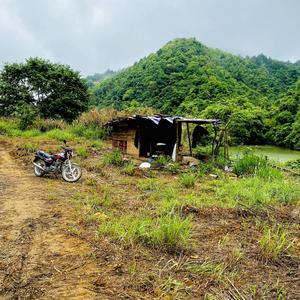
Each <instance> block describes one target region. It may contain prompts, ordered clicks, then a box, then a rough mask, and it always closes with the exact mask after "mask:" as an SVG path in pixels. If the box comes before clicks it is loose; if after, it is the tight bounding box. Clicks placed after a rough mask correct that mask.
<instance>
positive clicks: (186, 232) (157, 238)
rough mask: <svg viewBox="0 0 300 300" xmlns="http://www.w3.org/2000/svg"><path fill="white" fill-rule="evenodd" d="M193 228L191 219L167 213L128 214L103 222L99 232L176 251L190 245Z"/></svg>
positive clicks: (118, 238) (127, 241) (118, 239)
mask: <svg viewBox="0 0 300 300" xmlns="http://www.w3.org/2000/svg"><path fill="white" fill-rule="evenodd" d="M191 230H192V223H191V220H190V219H182V218H180V217H178V216H172V215H166V216H161V217H158V218H154V219H152V218H150V217H147V216H133V215H129V216H128V215H127V216H121V217H119V218H117V219H114V220H110V221H108V222H106V223H104V224H101V225H100V227H99V230H98V233H99V234H100V235H107V236H110V237H112V238H113V239H115V240H117V241H120V242H123V243H126V244H131V243H141V244H144V245H149V246H153V247H164V248H166V249H168V250H174V251H176V250H183V249H187V248H189V247H190V242H191V238H192V236H191Z"/></svg>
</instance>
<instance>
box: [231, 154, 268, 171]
mask: <svg viewBox="0 0 300 300" xmlns="http://www.w3.org/2000/svg"><path fill="white" fill-rule="evenodd" d="M267 166H268V161H267V159H266V158H263V157H261V156H258V155H255V154H254V153H253V152H251V151H248V152H245V153H244V154H243V156H242V157H241V158H239V159H238V160H236V162H235V164H234V172H235V173H236V174H237V175H238V176H241V175H253V174H256V172H257V171H258V170H261V169H263V168H266V167H267Z"/></svg>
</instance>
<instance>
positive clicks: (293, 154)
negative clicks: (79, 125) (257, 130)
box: [229, 146, 300, 163]
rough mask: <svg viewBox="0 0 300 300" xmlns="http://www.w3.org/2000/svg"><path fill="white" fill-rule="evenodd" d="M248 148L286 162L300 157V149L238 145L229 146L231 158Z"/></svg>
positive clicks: (272, 158)
mask: <svg viewBox="0 0 300 300" xmlns="http://www.w3.org/2000/svg"><path fill="white" fill-rule="evenodd" d="M247 148H250V149H252V150H253V151H254V152H255V153H256V154H258V155H262V156H267V157H268V158H269V159H271V160H274V161H277V162H280V163H284V162H287V161H289V160H296V159H300V151H295V150H290V149H286V148H281V147H276V146H236V147H230V148H229V155H230V156H231V158H236V157H238V156H240V155H241V154H242V153H243V152H244V151H245V150H246V149H247Z"/></svg>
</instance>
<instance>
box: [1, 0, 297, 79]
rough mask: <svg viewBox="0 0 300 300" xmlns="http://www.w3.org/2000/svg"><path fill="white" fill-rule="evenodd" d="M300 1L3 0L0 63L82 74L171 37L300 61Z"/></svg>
mask: <svg viewBox="0 0 300 300" xmlns="http://www.w3.org/2000/svg"><path fill="white" fill-rule="evenodd" d="M299 11H300V1H298V0H285V1H283V0H244V1H241V0H226V1H224V0H198V1H197V0H160V1H159V0H26V1H24V0H0V39H1V44H0V63H1V64H3V63H4V62H13V61H18V62H19V61H23V60H24V59H25V58H27V57H29V56H40V57H44V58H48V59H50V60H52V61H55V62H61V63H65V64H69V65H70V66H71V67H73V68H74V69H77V70H79V71H81V72H82V74H83V75H87V74H92V73H95V72H102V71H104V70H106V69H107V68H113V69H119V68H122V67H124V66H128V65H130V64H132V63H134V62H135V61H137V60H138V59H140V58H142V57H143V56H146V55H147V54H149V53H150V52H153V51H156V50H157V49H158V48H159V47H161V46H163V45H164V44H165V43H166V42H167V41H169V40H171V39H173V38H176V37H196V38H197V39H198V40H200V41H202V42H203V43H205V44H206V45H208V46H211V47H216V48H221V49H224V50H227V51H230V52H233V53H236V54H241V55H257V54H260V53H265V54H266V55H268V56H271V57H274V58H277V59H282V60H291V61H295V60H298V59H300V39H299V28H300V18H299V17H298V13H299Z"/></svg>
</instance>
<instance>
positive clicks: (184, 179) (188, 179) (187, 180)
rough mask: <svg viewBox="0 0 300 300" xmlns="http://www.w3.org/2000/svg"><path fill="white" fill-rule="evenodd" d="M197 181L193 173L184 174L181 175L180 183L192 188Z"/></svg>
mask: <svg viewBox="0 0 300 300" xmlns="http://www.w3.org/2000/svg"><path fill="white" fill-rule="evenodd" d="M195 183H196V176H195V174H193V173H186V174H182V175H181V177H180V184H181V185H182V186H183V187H186V188H191V187H193V186H195Z"/></svg>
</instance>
